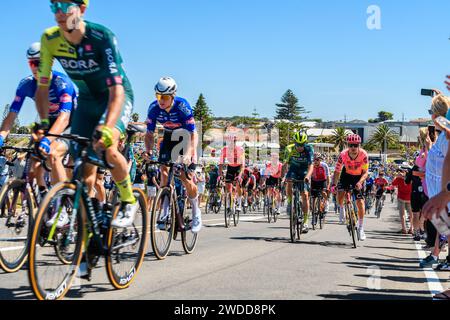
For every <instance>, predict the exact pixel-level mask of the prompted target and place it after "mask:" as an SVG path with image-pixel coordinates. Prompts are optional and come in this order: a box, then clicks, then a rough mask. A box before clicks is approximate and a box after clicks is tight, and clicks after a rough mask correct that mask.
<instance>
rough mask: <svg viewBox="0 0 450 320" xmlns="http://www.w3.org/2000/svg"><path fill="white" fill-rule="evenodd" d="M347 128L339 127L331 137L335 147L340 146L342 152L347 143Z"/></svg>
mask: <svg viewBox="0 0 450 320" xmlns="http://www.w3.org/2000/svg"><path fill="white" fill-rule="evenodd" d="M347 136H348V134H347V129H345V128H343V127H338V128H336V129H335V130H334V132H333V136H332V137H331V139H330V141H331V143H334V147H335V148H339V151H340V152H342V151H343V150H344V148H345V145H346V143H347Z"/></svg>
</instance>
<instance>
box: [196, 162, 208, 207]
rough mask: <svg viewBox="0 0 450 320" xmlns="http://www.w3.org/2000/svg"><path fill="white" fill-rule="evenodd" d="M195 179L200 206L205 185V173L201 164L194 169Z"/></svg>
mask: <svg viewBox="0 0 450 320" xmlns="http://www.w3.org/2000/svg"><path fill="white" fill-rule="evenodd" d="M196 180H197V189H198V206H199V207H200V205H201V203H202V201H203V198H204V195H205V186H206V174H205V168H204V167H203V165H199V167H198V168H197V170H196Z"/></svg>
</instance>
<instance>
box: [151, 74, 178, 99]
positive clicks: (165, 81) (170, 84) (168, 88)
mask: <svg viewBox="0 0 450 320" xmlns="http://www.w3.org/2000/svg"><path fill="white" fill-rule="evenodd" d="M177 88H178V87H177V83H176V82H175V80H173V79H172V78H170V77H164V78H161V79H160V80H159V81H158V83H157V84H156V86H155V92H156V93H157V94H161V95H165V96H172V95H174V94H175V93H176V92H177Z"/></svg>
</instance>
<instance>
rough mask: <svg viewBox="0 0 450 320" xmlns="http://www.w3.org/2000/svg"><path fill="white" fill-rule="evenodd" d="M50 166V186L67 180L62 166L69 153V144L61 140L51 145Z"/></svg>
mask: <svg viewBox="0 0 450 320" xmlns="http://www.w3.org/2000/svg"><path fill="white" fill-rule="evenodd" d="M51 149H52V152H51V153H50V157H49V159H50V165H51V167H52V172H51V177H52V185H56V184H58V183H59V182H63V181H66V180H67V172H66V169H65V168H64V165H63V159H64V157H65V156H66V154H67V152H68V151H69V144H68V142H66V141H63V140H59V139H58V140H55V141H53V143H52V144H51Z"/></svg>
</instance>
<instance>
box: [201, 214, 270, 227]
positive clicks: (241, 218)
mask: <svg viewBox="0 0 450 320" xmlns="http://www.w3.org/2000/svg"><path fill="white" fill-rule="evenodd" d="M224 219H225V218H223V219H215V220H217V221H219V220H220V221H223V220H224ZM262 219H267V218H266V217H262V216H261V217H242V216H241V217H239V222H241V221H242V222H249V221H256V220H262ZM215 220H209V221H215ZM205 222H206V221H205ZM224 225H225V221H223V222H222V223H215V224H206V223H205V226H206V227H216V226H224Z"/></svg>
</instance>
